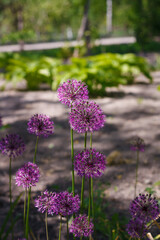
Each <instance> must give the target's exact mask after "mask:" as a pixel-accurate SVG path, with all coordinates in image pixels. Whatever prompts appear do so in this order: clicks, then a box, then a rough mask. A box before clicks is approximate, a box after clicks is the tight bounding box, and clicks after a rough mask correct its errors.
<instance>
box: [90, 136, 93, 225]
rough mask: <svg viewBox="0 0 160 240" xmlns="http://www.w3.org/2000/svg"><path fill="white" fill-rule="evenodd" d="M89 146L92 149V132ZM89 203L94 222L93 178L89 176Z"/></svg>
mask: <svg viewBox="0 0 160 240" xmlns="http://www.w3.org/2000/svg"><path fill="white" fill-rule="evenodd" d="M90 148H91V149H92V133H91V135H90ZM91 205H92V218H93V222H94V195H93V178H92V177H91Z"/></svg>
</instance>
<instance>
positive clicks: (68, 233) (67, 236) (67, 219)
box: [67, 216, 69, 240]
mask: <svg viewBox="0 0 160 240" xmlns="http://www.w3.org/2000/svg"><path fill="white" fill-rule="evenodd" d="M67 240H69V228H68V216H67Z"/></svg>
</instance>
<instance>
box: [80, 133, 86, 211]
mask: <svg viewBox="0 0 160 240" xmlns="http://www.w3.org/2000/svg"><path fill="white" fill-rule="evenodd" d="M86 147H87V132H85V136H84V149H86ZM84 182H85V177H84V176H83V177H82V186H81V213H83V207H84Z"/></svg>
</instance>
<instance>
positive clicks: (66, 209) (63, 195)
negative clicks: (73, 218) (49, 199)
mask: <svg viewBox="0 0 160 240" xmlns="http://www.w3.org/2000/svg"><path fill="white" fill-rule="evenodd" d="M54 202H55V207H56V208H55V214H59V216H60V227H59V240H60V239H61V227H62V217H66V218H67V240H69V228H68V216H69V215H72V214H74V213H76V212H78V210H79V209H80V199H79V196H78V195H75V196H73V193H69V192H67V191H64V192H60V193H58V194H57V195H56V197H55V201H54Z"/></svg>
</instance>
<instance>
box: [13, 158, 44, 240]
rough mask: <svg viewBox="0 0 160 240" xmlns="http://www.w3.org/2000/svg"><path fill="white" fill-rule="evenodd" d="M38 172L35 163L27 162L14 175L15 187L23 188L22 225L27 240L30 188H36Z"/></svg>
mask: <svg viewBox="0 0 160 240" xmlns="http://www.w3.org/2000/svg"><path fill="white" fill-rule="evenodd" d="M39 177H40V172H39V167H38V166H37V165H36V164H35V163H31V162H28V163H26V164H24V165H23V166H22V167H21V168H20V169H19V170H18V171H17V173H16V185H17V186H22V187H23V188H25V200H24V224H25V237H26V239H27V240H28V233H29V208H30V198H31V187H33V186H36V183H37V182H38V181H39ZM27 191H28V204H27V215H26V195H27Z"/></svg>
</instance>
